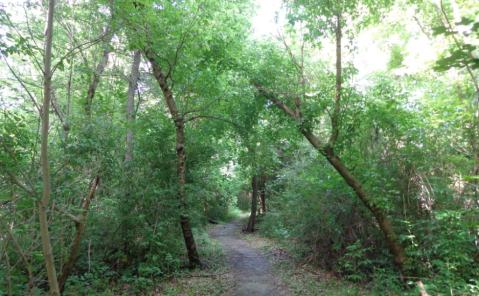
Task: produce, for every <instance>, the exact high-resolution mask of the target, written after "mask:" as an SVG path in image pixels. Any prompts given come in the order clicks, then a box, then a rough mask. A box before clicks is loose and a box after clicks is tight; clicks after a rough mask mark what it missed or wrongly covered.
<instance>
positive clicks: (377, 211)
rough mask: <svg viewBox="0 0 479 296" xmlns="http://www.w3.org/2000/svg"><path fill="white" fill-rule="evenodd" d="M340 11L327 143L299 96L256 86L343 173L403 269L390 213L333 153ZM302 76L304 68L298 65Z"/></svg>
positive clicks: (337, 106)
mask: <svg viewBox="0 0 479 296" xmlns="http://www.w3.org/2000/svg"><path fill="white" fill-rule="evenodd" d="M341 19H342V16H341V14H338V15H337V24H336V27H335V33H336V85H335V90H336V91H335V100H334V109H333V112H332V114H331V137H330V138H329V141H328V142H327V143H325V142H324V141H322V140H321V139H319V138H318V137H316V136H315V135H314V134H313V132H312V130H311V127H312V126H314V124H313V123H311V122H306V120H305V119H304V118H303V116H302V112H301V104H300V100H299V99H296V100H295V104H294V105H295V108H296V109H295V110H293V109H292V108H291V107H289V106H288V105H287V104H286V103H285V102H283V101H282V100H280V99H278V98H277V97H276V96H275V95H273V94H271V93H269V92H266V91H265V89H263V88H262V87H261V86H259V85H255V87H256V89H257V90H258V91H259V92H260V93H261V94H262V95H263V96H265V97H266V98H268V99H269V100H271V101H272V102H273V103H274V104H275V105H277V106H278V107H279V108H280V109H282V110H283V111H284V112H285V113H286V114H287V115H289V116H290V117H292V118H293V119H294V120H295V121H296V122H297V123H298V126H299V130H300V131H301V133H302V134H303V135H304V136H305V137H306V139H308V141H309V142H310V143H311V145H313V147H314V148H315V149H317V150H318V151H319V152H320V153H321V154H322V155H323V156H324V157H325V158H326V159H327V160H328V162H329V163H330V164H331V165H332V166H333V167H334V169H335V170H336V171H337V172H338V173H339V174H340V175H341V177H343V179H344V181H345V182H346V184H348V186H349V187H351V188H352V189H353V190H354V192H356V195H357V196H358V197H359V199H360V200H361V201H362V202H363V204H364V205H365V206H366V207H367V208H368V210H369V211H370V212H371V213H372V214H373V215H374V218H376V221H377V222H378V225H379V228H380V229H381V231H382V232H383V234H384V236H385V239H386V241H387V243H388V245H389V250H390V251H391V254H392V255H393V256H394V262H395V263H396V265H397V266H398V267H399V268H400V269H401V271H403V266H404V263H405V262H406V261H407V260H409V258H408V256H407V255H406V252H405V250H404V248H403V246H402V245H401V242H400V241H399V237H398V236H397V234H396V233H395V232H394V228H393V226H392V224H391V221H389V219H388V217H387V215H386V214H385V213H384V212H383V211H382V210H381V208H380V207H379V206H378V205H377V204H376V203H375V202H374V200H373V199H372V198H371V197H370V196H368V194H367V192H366V190H365V189H364V188H363V186H362V184H361V181H359V179H358V178H357V177H356V176H354V175H353V173H352V172H351V171H350V170H349V169H348V168H347V167H346V166H345V165H344V163H342V162H341V160H340V159H339V157H337V156H336V154H335V153H334V150H333V147H334V144H335V142H336V140H337V139H338V136H339V128H340V126H339V124H340V122H339V116H340V113H341V102H342V98H341V81H342V78H341V72H342V68H341V35H342V33H341ZM299 69H300V71H301V73H302V76H304V74H303V72H302V71H303V68H302V67H299Z"/></svg>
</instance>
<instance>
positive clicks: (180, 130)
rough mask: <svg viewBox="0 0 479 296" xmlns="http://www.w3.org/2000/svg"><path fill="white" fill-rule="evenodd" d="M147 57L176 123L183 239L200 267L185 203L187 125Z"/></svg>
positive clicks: (158, 70) (191, 258) (152, 59)
mask: <svg viewBox="0 0 479 296" xmlns="http://www.w3.org/2000/svg"><path fill="white" fill-rule="evenodd" d="M146 56H147V58H148V60H149V61H150V63H151V66H152V68H153V75H154V76H155V78H156V81H157V82H158V84H159V85H160V88H161V91H162V92H163V96H164V98H165V101H166V104H167V105H168V109H169V110H170V114H171V117H172V119H173V122H174V123H175V131H176V155H177V166H178V179H177V186H178V189H177V190H178V191H177V196H178V199H179V201H180V207H181V210H182V212H183V213H182V214H181V215H180V222H181V230H182V231H183V237H184V239H185V244H186V249H187V250H188V259H189V263H190V266H192V267H193V266H199V265H201V262H200V258H199V256H198V251H197V249H196V243H195V239H194V237H193V232H192V230H191V225H190V219H189V217H188V216H187V213H188V209H187V205H186V201H185V195H186V193H185V180H186V178H185V177H186V151H185V125H184V120H183V116H182V114H181V113H180V111H179V110H178V108H177V106H176V102H175V98H174V97H173V93H172V92H171V90H170V88H169V86H168V82H167V79H166V76H165V75H164V74H163V71H162V69H161V67H160V64H159V63H158V61H157V60H156V58H155V57H154V55H153V54H152V53H149V52H146Z"/></svg>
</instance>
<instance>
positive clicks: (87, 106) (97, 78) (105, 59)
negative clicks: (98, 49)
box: [85, 27, 113, 116]
mask: <svg viewBox="0 0 479 296" xmlns="http://www.w3.org/2000/svg"><path fill="white" fill-rule="evenodd" d="M109 33H110V27H106V28H105V33H104V36H103V38H105V37H106V35H107V34H109ZM111 37H113V34H112V35H111V36H110V37H109V39H107V41H103V42H102V44H103V47H104V49H103V56H102V59H101V62H100V63H98V65H97V66H96V70H95V73H93V81H92V82H91V84H90V86H89V87H88V93H87V99H86V102H85V114H86V115H87V116H90V115H91V104H92V102H93V98H94V97H95V92H96V88H97V86H98V82H100V76H101V74H102V73H103V71H104V70H105V68H106V65H107V64H108V56H109V55H110V52H111V50H110V48H109V47H108V43H109V42H110V40H111Z"/></svg>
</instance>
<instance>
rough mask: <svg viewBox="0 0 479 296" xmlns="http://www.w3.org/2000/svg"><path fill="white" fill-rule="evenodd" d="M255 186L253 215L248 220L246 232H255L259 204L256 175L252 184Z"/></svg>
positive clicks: (252, 201)
mask: <svg viewBox="0 0 479 296" xmlns="http://www.w3.org/2000/svg"><path fill="white" fill-rule="evenodd" d="M251 186H252V187H253V198H252V200H251V215H250V216H249V220H248V227H246V232H249V233H252V232H254V221H255V219H256V208H257V206H258V176H257V175H254V176H253V180H252V184H251Z"/></svg>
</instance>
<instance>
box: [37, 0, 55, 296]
mask: <svg viewBox="0 0 479 296" xmlns="http://www.w3.org/2000/svg"><path fill="white" fill-rule="evenodd" d="M54 9H55V1H54V0H49V1H48V16H47V30H46V36H45V56H44V69H43V71H44V75H43V109H42V142H41V160H42V173H43V196H42V199H41V200H40V201H39V202H38V208H39V209H38V216H39V220H40V234H41V237H42V247H43V256H44V258H45V265H46V270H47V275H48V283H49V285H50V293H51V295H55V296H56V295H60V290H59V288H58V281H57V272H56V270H55V259H54V257H53V253H52V247H51V244H50V235H49V233H48V217H47V211H48V203H49V202H50V194H51V190H50V184H51V180H50V165H49V163H48V128H49V121H50V98H51V85H52V72H51V68H52V64H51V63H52V40H53V13H54Z"/></svg>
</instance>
